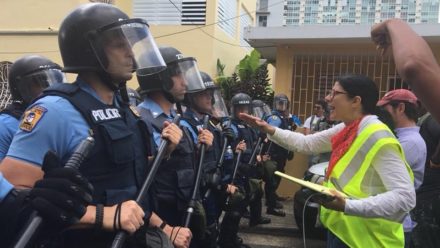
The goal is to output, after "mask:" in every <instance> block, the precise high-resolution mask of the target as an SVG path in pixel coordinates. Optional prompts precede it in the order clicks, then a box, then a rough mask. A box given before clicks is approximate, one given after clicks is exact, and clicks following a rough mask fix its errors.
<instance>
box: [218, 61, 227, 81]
mask: <svg viewBox="0 0 440 248" xmlns="http://www.w3.org/2000/svg"><path fill="white" fill-rule="evenodd" d="M225 67H226V65H225V64H222V62H220V59H217V75H218V76H219V77H223V76H224V75H225Z"/></svg>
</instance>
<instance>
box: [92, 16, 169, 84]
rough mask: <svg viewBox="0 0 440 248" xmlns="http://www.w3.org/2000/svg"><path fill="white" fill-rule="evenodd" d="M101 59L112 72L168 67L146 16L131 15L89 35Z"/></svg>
mask: <svg viewBox="0 0 440 248" xmlns="http://www.w3.org/2000/svg"><path fill="white" fill-rule="evenodd" d="M89 41H90V44H91V46H92V48H93V50H94V52H95V54H96V55H97V57H98V60H99V62H100V64H101V66H102V68H104V70H105V71H106V72H108V73H112V74H116V73H120V72H121V70H123V72H125V73H127V71H128V72H133V71H135V70H136V71H137V73H138V74H139V75H150V74H154V73H157V72H160V71H162V70H164V69H165V68H166V64H165V62H164V60H163V58H162V56H161V55H160V52H159V49H158V48H157V45H156V43H155V41H154V39H153V36H152V35H151V34H150V31H149V29H148V25H147V23H146V22H145V21H144V20H142V19H129V20H124V21H120V22H116V23H113V24H111V25H108V26H105V27H103V28H101V29H99V30H97V31H95V32H93V33H91V34H90V35H89Z"/></svg>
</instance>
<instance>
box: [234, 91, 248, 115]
mask: <svg viewBox="0 0 440 248" xmlns="http://www.w3.org/2000/svg"><path fill="white" fill-rule="evenodd" d="M231 105H232V107H231V112H232V114H233V115H234V117H235V118H238V113H246V114H252V98H251V97H250V96H249V95H248V94H245V93H238V94H236V95H235V96H233V97H232V99H231Z"/></svg>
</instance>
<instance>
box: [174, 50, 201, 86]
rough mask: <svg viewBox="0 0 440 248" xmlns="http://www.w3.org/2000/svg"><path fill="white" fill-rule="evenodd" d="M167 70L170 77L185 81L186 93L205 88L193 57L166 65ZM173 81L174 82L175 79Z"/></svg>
mask: <svg viewBox="0 0 440 248" xmlns="http://www.w3.org/2000/svg"><path fill="white" fill-rule="evenodd" d="M168 72H169V74H170V76H171V78H173V79H175V78H177V79H180V80H183V81H184V82H185V85H186V93H194V92H199V91H203V90H205V89H206V87H205V85H204V84H203V80H202V77H201V76H200V71H199V68H198V66H197V61H196V60H195V59H194V58H191V57H187V58H182V59H179V60H178V61H177V62H175V63H172V64H170V65H168ZM173 81H174V82H175V80H173Z"/></svg>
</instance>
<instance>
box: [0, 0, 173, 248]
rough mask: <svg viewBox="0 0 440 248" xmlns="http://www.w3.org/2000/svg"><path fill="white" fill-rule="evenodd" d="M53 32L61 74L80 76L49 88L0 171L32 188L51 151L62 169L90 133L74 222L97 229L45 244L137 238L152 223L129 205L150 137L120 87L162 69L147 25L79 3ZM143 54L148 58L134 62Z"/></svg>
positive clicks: (107, 9)
mask: <svg viewBox="0 0 440 248" xmlns="http://www.w3.org/2000/svg"><path fill="white" fill-rule="evenodd" d="M59 30H60V31H59V36H58V38H59V46H60V51H61V57H62V60H63V63H64V69H63V71H65V72H70V73H76V74H78V78H77V79H76V81H75V82H74V83H73V84H57V85H54V86H53V87H49V88H48V89H46V90H45V91H44V93H43V96H41V97H40V98H39V99H37V100H36V101H35V102H34V103H33V104H32V105H30V106H29V109H28V110H27V111H26V113H25V115H24V117H23V120H22V121H21V123H20V127H19V131H18V132H17V134H16V136H15V137H14V140H13V141H12V144H11V146H10V149H9V151H8V154H7V156H6V158H5V159H4V160H3V162H2V164H1V166H0V167H1V172H3V175H4V176H5V177H6V178H7V179H8V181H10V182H11V183H12V184H14V185H20V186H24V187H32V185H33V184H34V183H35V181H36V180H38V179H39V178H41V177H42V176H43V174H44V173H47V171H43V170H44V168H45V165H46V164H45V163H46V160H44V161H43V156H44V154H45V153H46V152H47V151H48V150H52V151H55V153H56V156H57V157H58V158H59V159H60V163H59V165H58V166H62V165H63V164H64V163H65V162H66V161H67V159H68V158H69V157H70V155H71V154H72V152H73V151H74V149H75V148H76V146H77V145H78V144H79V143H80V142H81V141H82V140H83V139H85V138H86V137H87V136H89V135H93V137H94V138H95V145H94V147H93V150H92V151H91V152H90V156H89V158H88V159H86V160H85V161H84V163H83V164H82V166H81V168H80V172H81V174H82V175H83V176H84V177H86V178H87V179H88V180H89V181H90V182H91V184H92V185H93V187H94V193H93V201H92V204H91V205H89V206H88V207H87V211H86V213H85V214H84V216H83V217H82V218H81V220H80V223H82V224H83V225H84V226H86V227H89V228H90V227H94V228H95V230H94V231H90V230H87V229H86V230H84V229H72V230H68V231H65V232H63V233H62V234H61V235H59V236H58V237H56V236H54V235H49V241H52V243H53V245H54V246H61V247H90V246H93V247H107V246H108V245H109V244H110V243H111V241H112V239H113V236H114V234H113V231H117V230H125V231H127V232H128V233H136V231H137V230H139V229H140V227H142V226H143V225H144V224H145V223H149V224H150V225H156V222H153V221H150V219H151V218H150V216H154V214H153V213H151V212H150V211H148V206H140V205H139V204H137V203H136V202H135V201H133V199H134V198H135V195H136V193H137V191H138V189H139V187H140V186H141V184H142V183H143V180H144V178H145V177H146V175H147V172H148V168H147V162H148V161H147V158H148V156H149V155H151V154H149V151H150V150H151V147H149V146H148V143H149V142H148V140H145V138H146V137H149V136H150V135H149V134H148V132H147V129H146V128H145V126H144V125H142V122H141V121H140V120H139V118H138V117H137V116H136V114H135V113H134V112H132V111H131V109H130V108H129V105H128V104H127V103H126V102H124V101H122V100H121V96H120V94H119V91H118V88H121V87H125V81H126V80H129V79H131V77H132V73H133V71H134V70H135V69H136V70H139V72H141V73H154V72H156V71H158V70H161V69H163V68H164V67H165V64H164V63H163V60H162V58H161V56H160V54H159V53H158V52H157V51H158V50H157V47H156V45H155V42H154V40H153V39H152V36H151V35H150V34H149V30H148V25H147V23H146V21H145V20H142V19H130V18H129V17H128V16H127V15H126V14H125V13H123V12H122V11H121V10H119V9H118V8H116V7H114V6H113V5H109V4H101V3H90V4H84V5H81V6H79V7H78V8H76V9H75V10H73V11H72V12H71V13H70V14H68V16H67V17H66V18H65V19H64V20H63V22H62V24H61V27H60V29H59ZM135 46H136V49H134V47H135ZM146 52H148V54H149V55H150V59H148V60H139V58H140V55H141V54H145V53H146ZM60 117H62V118H60ZM164 137H166V138H169V135H167V134H165V135H164ZM170 139H171V138H170ZM41 167H43V170H41ZM143 208H144V209H145V210H146V211H145V212H144V210H143ZM52 214H54V215H56V214H58V212H56V211H54V212H53V213H52ZM158 225H159V224H157V226H158ZM104 230H105V231H104ZM140 232H144V229H141V230H140ZM137 234H139V232H137ZM142 236H143V243H142V240H141V239H131V241H130V242H132V243H133V244H132V246H136V245H138V244H139V245H140V246H145V234H143V233H140V237H142ZM54 237H55V238H54ZM131 237H138V236H131ZM55 239H56V240H55ZM139 242H140V243H139ZM49 243H50V242H49Z"/></svg>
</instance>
